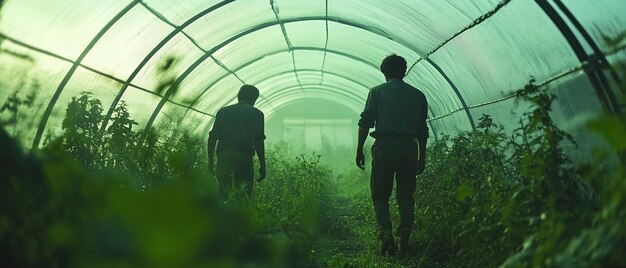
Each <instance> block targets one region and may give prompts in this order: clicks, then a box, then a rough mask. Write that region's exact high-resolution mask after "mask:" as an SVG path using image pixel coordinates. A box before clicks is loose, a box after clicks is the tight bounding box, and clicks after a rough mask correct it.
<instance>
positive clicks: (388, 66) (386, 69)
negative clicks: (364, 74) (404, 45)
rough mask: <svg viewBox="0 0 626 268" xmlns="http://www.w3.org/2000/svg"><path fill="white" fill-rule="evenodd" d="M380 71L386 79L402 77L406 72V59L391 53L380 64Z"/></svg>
mask: <svg viewBox="0 0 626 268" xmlns="http://www.w3.org/2000/svg"><path fill="white" fill-rule="evenodd" d="M380 71H381V72H382V73H383V74H384V75H385V79H387V81H389V80H391V79H402V78H404V73H405V72H406V60H405V59H404V58H403V57H400V56H398V55H396V54H391V55H389V56H387V57H386V58H385V59H384V60H383V62H382V63H381V64H380Z"/></svg>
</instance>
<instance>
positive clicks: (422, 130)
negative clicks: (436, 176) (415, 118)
mask: <svg viewBox="0 0 626 268" xmlns="http://www.w3.org/2000/svg"><path fill="white" fill-rule="evenodd" d="M420 115H421V118H420V122H419V124H420V125H419V126H418V129H419V133H418V136H417V142H418V145H419V160H418V161H417V174H418V175H419V174H422V173H424V170H425V169H426V140H427V139H428V124H426V120H427V115H428V102H427V100H426V97H424V105H422V107H421V113H420Z"/></svg>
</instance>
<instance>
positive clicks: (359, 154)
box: [356, 150, 365, 170]
mask: <svg viewBox="0 0 626 268" xmlns="http://www.w3.org/2000/svg"><path fill="white" fill-rule="evenodd" d="M356 166H357V167H359V168H360V169H362V170H365V155H364V154H363V150H357V151H356Z"/></svg>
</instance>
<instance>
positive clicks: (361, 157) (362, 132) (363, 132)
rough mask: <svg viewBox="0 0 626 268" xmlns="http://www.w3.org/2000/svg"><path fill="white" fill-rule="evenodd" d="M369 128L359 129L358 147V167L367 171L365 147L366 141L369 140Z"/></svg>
mask: <svg viewBox="0 0 626 268" xmlns="http://www.w3.org/2000/svg"><path fill="white" fill-rule="evenodd" d="M369 130H370V129H369V128H366V127H359V141H358V143H357V147H356V166H357V167H359V168H360V169H363V170H364V169H365V154H363V146H364V145H365V140H366V139H367V133H368V132H369Z"/></svg>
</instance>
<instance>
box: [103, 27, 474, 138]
mask: <svg viewBox="0 0 626 268" xmlns="http://www.w3.org/2000/svg"><path fill="white" fill-rule="evenodd" d="M328 19H331V20H332V21H333V22H335V23H339V24H343V25H347V26H351V27H355V28H359V29H362V30H365V31H368V32H370V33H373V34H375V35H378V36H381V37H383V38H385V39H389V40H392V41H395V42H397V43H398V44H400V45H402V46H404V47H406V48H408V49H409V50H412V51H414V50H413V49H410V48H409V46H407V45H406V44H403V43H400V42H398V41H396V40H394V39H393V38H391V37H390V36H387V35H385V34H384V33H382V31H374V30H372V29H370V28H368V27H367V26H366V25H362V24H359V23H355V22H350V21H347V20H344V19H341V18H339V17H324V16H304V17H300V18H294V19H287V20H278V21H273V22H265V23H261V24H258V25H256V26H255V27H252V28H249V29H247V30H245V31H242V32H240V33H238V34H236V35H234V36H231V37H230V38H228V39H227V40H226V41H224V42H222V43H220V44H218V45H217V46H214V47H213V48H211V49H208V50H205V53H204V54H203V55H202V56H201V57H200V58H198V60H196V61H195V62H194V63H192V64H191V65H190V66H189V67H188V68H187V70H185V71H184V72H183V73H182V74H181V75H180V76H179V77H178V78H177V79H176V80H175V81H174V82H173V84H172V85H171V86H170V88H169V89H168V90H167V91H166V93H165V94H164V95H163V98H162V100H161V101H160V102H159V104H158V105H157V106H156V108H155V110H154V111H153V113H152V115H151V116H150V119H149V120H148V122H147V123H146V126H145V128H144V129H145V130H148V129H150V128H151V127H152V124H153V123H154V120H155V119H156V117H157V115H158V113H159V112H160V110H161V109H162V108H163V106H164V105H165V102H167V100H168V99H169V97H170V96H171V95H172V94H173V91H174V90H173V89H175V88H177V87H178V86H179V85H180V84H181V83H182V81H183V80H184V79H185V78H186V77H187V76H188V75H189V74H191V72H193V71H194V70H195V68H197V67H198V66H199V65H200V64H201V63H202V62H204V61H205V60H206V59H208V58H209V57H212V54H213V53H215V52H216V51H217V50H219V49H221V48H222V47H224V46H226V45H228V44H229V43H231V42H233V41H235V40H237V39H239V38H241V37H243V36H245V35H248V34H251V33H254V32H257V31H259V30H262V29H265V28H268V27H272V26H277V25H284V24H288V23H293V22H301V21H327V20H328ZM290 49H292V48H290ZM414 52H416V53H418V52H417V51H414ZM418 54H419V53H418ZM428 62H429V63H433V64H434V62H433V61H432V60H428ZM434 69H435V70H437V72H438V73H439V74H440V75H441V76H442V77H443V78H444V79H445V80H446V81H447V82H448V83H449V84H450V86H451V87H452V89H453V90H454V91H455V94H456V96H457V97H459V100H460V102H461V104H462V105H463V109H464V110H465V111H466V115H467V117H468V120H469V123H470V125H471V127H472V129H475V125H474V120H473V118H472V115H471V113H470V111H469V108H468V107H467V105H466V104H465V101H464V99H463V97H462V95H461V94H460V92H458V88H457V87H456V86H454V84H453V83H452V81H450V79H449V78H448V77H447V75H445V73H443V70H442V69H441V68H434ZM320 71H322V70H320ZM229 72H232V71H229ZM231 74H232V73H231ZM296 74H297V73H296ZM298 80H299V79H298ZM298 83H300V82H299V81H298ZM112 107H113V106H112Z"/></svg>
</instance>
